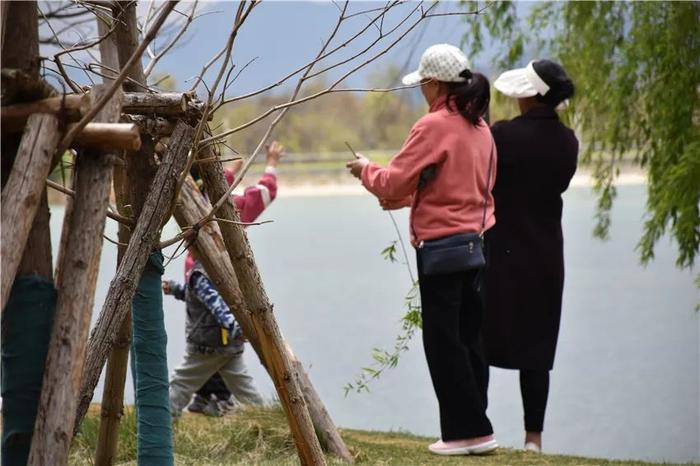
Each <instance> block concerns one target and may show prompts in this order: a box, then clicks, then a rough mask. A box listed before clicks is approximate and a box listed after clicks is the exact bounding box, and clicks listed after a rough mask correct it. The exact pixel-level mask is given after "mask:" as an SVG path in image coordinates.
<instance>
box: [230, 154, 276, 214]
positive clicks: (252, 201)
mask: <svg viewBox="0 0 700 466" xmlns="http://www.w3.org/2000/svg"><path fill="white" fill-rule="evenodd" d="M283 153H284V147H283V146H282V145H281V144H279V143H278V142H277V141H274V142H273V143H272V144H271V145H269V146H267V166H266V167H265V173H264V174H263V176H262V177H261V178H260V181H258V184H256V185H255V186H250V187H248V188H246V190H245V192H244V194H243V195H242V196H234V197H233V202H234V203H235V204H236V208H237V209H238V212H239V214H240V217H241V221H242V222H254V221H255V220H256V219H257V218H258V217H259V216H260V214H262V213H263V211H264V210H265V208H267V206H269V205H270V203H272V201H273V200H274V199H275V198H276V197H277V164H278V162H279V159H280V157H282V154H283Z"/></svg>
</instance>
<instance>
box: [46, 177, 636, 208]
mask: <svg viewBox="0 0 700 466" xmlns="http://www.w3.org/2000/svg"><path fill="white" fill-rule="evenodd" d="M258 176H259V174H258V173H255V172H253V173H250V174H249V175H248V177H247V178H246V180H249V181H248V182H247V183H246V182H245V181H244V183H242V186H239V187H238V188H236V190H235V191H234V193H235V194H242V193H243V190H244V187H245V186H249V185H251V184H253V183H254V181H253V180H257V177H258ZM278 180H279V190H278V196H279V197H280V198H287V197H332V196H364V195H368V193H367V191H366V190H365V189H364V188H363V187H362V185H361V184H360V182H359V181H357V180H355V179H354V178H352V177H351V176H350V175H349V174H345V173H342V174H336V175H334V176H317V177H313V178H310V177H308V176H304V177H299V176H295V175H294V174H290V175H288V176H285V173H284V170H280V171H279V174H278ZM311 180H313V181H315V183H311ZM644 184H646V175H645V174H644V172H642V171H641V170H638V169H629V168H628V169H625V170H624V171H623V172H622V173H620V175H619V176H617V177H616V179H615V186H639V185H644ZM593 185H594V179H593V176H592V175H591V172H590V171H589V170H586V169H582V170H579V172H578V173H576V175H574V177H573V179H572V180H571V184H570V186H571V187H573V188H587V187H592V186H593ZM48 195H49V204H57V205H61V204H63V203H64V202H65V195H64V194H62V193H59V192H57V191H55V190H53V189H49V190H48Z"/></svg>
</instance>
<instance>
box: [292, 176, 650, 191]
mask: <svg viewBox="0 0 700 466" xmlns="http://www.w3.org/2000/svg"><path fill="white" fill-rule="evenodd" d="M645 183H646V176H645V175H644V173H642V172H641V171H628V172H624V173H621V174H620V176H618V177H617V178H616V180H615V185H616V186H629V185H641V184H645ZM593 184H594V180H593V177H592V176H591V173H590V172H583V171H582V172H580V173H577V174H576V175H574V177H573V179H572V180H571V185H570V186H572V187H576V188H580V187H583V188H585V187H592V186H593ZM366 193H367V191H366V190H365V189H364V188H363V187H362V186H361V185H360V183H359V182H357V181H355V180H352V179H349V180H348V182H347V183H346V182H342V183H337V182H336V183H318V184H310V183H288V182H285V180H284V174H283V173H282V174H280V186H279V197H316V196H318V197H322V196H362V195H365V194H366Z"/></svg>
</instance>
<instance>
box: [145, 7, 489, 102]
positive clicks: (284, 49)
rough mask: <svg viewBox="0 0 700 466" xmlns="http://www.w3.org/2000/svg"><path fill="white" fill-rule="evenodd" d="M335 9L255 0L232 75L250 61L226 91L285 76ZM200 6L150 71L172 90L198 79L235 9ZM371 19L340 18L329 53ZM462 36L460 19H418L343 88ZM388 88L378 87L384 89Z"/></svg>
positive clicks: (316, 45) (398, 12)
mask: <svg viewBox="0 0 700 466" xmlns="http://www.w3.org/2000/svg"><path fill="white" fill-rule="evenodd" d="M338 5H339V4H338ZM338 5H337V4H334V3H330V2H282V1H269V2H265V1H263V2H262V3H261V4H260V5H259V6H257V7H256V8H255V9H254V10H253V12H252V13H251V15H250V16H249V18H248V19H247V21H246V22H245V24H244V26H243V27H242V29H241V31H240V33H239V36H238V37H237V39H236V43H235V47H234V53H233V57H234V61H235V62H236V63H238V65H239V69H240V66H242V65H245V64H246V63H248V62H250V61H251V60H254V62H252V63H251V64H250V65H249V66H248V67H247V68H246V69H245V71H243V72H242V73H241V75H240V76H239V78H238V79H237V81H236V83H235V85H234V86H232V92H233V93H242V92H248V91H251V90H255V89H258V88H260V87H262V86H263V85H266V84H270V83H274V82H276V81H277V80H279V79H280V78H281V77H282V76H284V75H286V74H287V72H289V71H290V70H294V69H297V68H299V67H300V66H301V65H303V64H305V63H307V62H308V61H309V60H311V59H312V58H313V57H314V56H315V55H316V54H317V53H318V50H319V49H320V46H321V44H322V42H323V41H324V40H326V38H327V37H328V35H329V33H330V32H331V30H332V29H333V27H334V26H335V23H336V21H337V18H338V15H339V10H338ZM383 5H384V3H377V2H351V4H350V5H349V8H348V11H349V13H350V14H352V13H356V12H359V11H362V10H367V9H371V8H377V7H379V6H383ZM416 6H417V4H416V3H411V2H409V3H406V4H404V5H400V6H398V7H396V8H395V10H392V11H391V14H388V15H387V16H386V20H385V23H384V28H385V30H388V29H391V28H392V27H394V26H395V25H397V23H399V22H400V21H401V20H402V19H403V18H404V17H405V16H406V15H407V14H408V13H409V12H410V11H411V10H412V9H414V8H415V7H416ZM205 8H206V9H207V10H208V11H209V12H210V13H211V14H208V15H206V16H203V17H201V18H199V19H198V20H197V22H196V23H194V24H193V26H192V28H191V31H189V32H188V34H187V36H188V37H187V43H186V44H185V45H184V46H182V47H180V48H179V49H178V50H177V51H175V52H173V53H172V54H171V55H170V56H169V57H168V58H167V59H164V60H163V61H162V63H161V64H160V66H159V67H158V70H159V71H162V72H167V73H170V74H171V75H173V76H174V77H175V79H176V81H177V82H178V84H179V85H181V84H184V83H185V82H186V80H188V79H190V78H191V77H192V76H194V75H196V74H198V73H199V71H200V69H201V66H202V64H203V63H205V62H206V61H207V60H208V59H209V57H211V56H213V55H214V54H215V53H216V52H217V51H218V50H219V49H220V48H221V47H222V45H223V44H225V42H226V39H227V36H228V33H229V31H230V29H231V24H232V20H233V17H234V14H235V10H236V8H237V3H233V2H217V3H210V4H207V5H206V6H205ZM463 9H464V7H460V5H459V4H458V3H456V2H448V3H444V4H441V5H439V6H438V9H437V10H438V11H439V12H446V11H460V10H462V11H463ZM376 14H377V13H368V14H367V15H359V16H356V17H354V18H350V19H348V20H347V21H346V22H344V23H343V24H342V25H341V28H340V29H339V31H338V34H337V37H336V39H335V40H334V42H333V43H332V44H331V47H334V46H336V45H340V44H342V43H344V42H345V41H347V39H348V38H349V37H351V36H352V35H353V34H355V33H356V32H358V31H359V30H360V29H362V28H363V27H364V26H365V25H366V24H367V23H368V22H369V21H370V19H369V18H370V17H371V18H374V16H375V15H376ZM415 18H417V14H415V15H414V16H413V17H412V18H411V20H409V21H407V22H406V23H405V24H403V25H402V26H401V27H400V28H399V29H398V30H397V31H396V32H395V33H394V34H392V35H388V36H387V37H385V38H384V39H382V40H381V41H380V42H378V43H377V44H376V45H375V46H374V47H373V48H372V49H370V50H369V51H368V52H367V54H366V55H363V57H362V59H357V60H354V61H353V62H352V63H353V64H355V65H354V66H356V65H357V64H359V63H361V62H362V61H364V60H366V59H367V58H369V57H371V56H373V55H374V54H376V53H379V52H381V51H382V50H383V49H385V48H386V47H387V45H389V44H390V43H391V42H393V41H394V40H395V39H396V38H397V37H398V36H399V35H400V34H401V33H402V32H403V31H406V29H408V27H410V25H411V24H412V23H413V21H414V19H415ZM465 30H466V24H465V22H464V18H463V17H461V16H450V17H440V18H430V19H427V20H424V22H422V23H421V24H419V25H418V26H416V27H415V28H414V29H413V30H412V31H411V32H409V33H408V34H407V35H406V36H405V37H404V38H403V39H402V40H401V41H400V42H399V43H398V44H397V45H396V46H395V47H394V48H393V49H392V50H390V51H389V52H388V53H387V54H386V55H384V56H382V57H381V58H379V59H377V60H376V61H374V62H372V63H371V64H369V65H367V66H365V67H363V68H362V69H361V70H359V71H357V72H356V73H354V74H353V75H352V76H351V77H349V78H348V79H347V80H346V81H344V84H345V85H347V86H351V87H358V86H364V85H365V84H366V82H367V78H368V76H370V75H371V74H372V73H377V72H378V70H382V69H385V68H386V67H387V66H388V65H389V64H393V65H396V66H398V67H401V68H410V69H406V72H410V71H412V70H413V69H415V67H417V65H418V60H419V58H420V54H421V53H422V51H423V50H424V49H425V48H427V47H428V46H430V45H432V44H434V43H439V42H447V43H452V44H455V45H459V44H460V41H461V40H462V37H463V34H464V31H465ZM378 35H379V31H378V30H377V29H375V28H374V27H372V28H370V29H369V30H367V31H366V32H365V33H364V34H363V35H362V36H360V37H359V38H358V39H357V40H355V41H353V42H352V43H351V44H349V45H348V46H347V47H344V48H343V49H342V50H340V51H339V52H337V54H335V55H334V56H333V57H334V58H335V57H336V56H337V57H342V58H347V57H351V56H352V55H354V54H355V53H357V52H358V51H360V50H362V49H363V48H365V47H367V46H368V45H370V44H371V42H373V41H374V40H375V39H376V38H377V37H378ZM365 57H367V58H365ZM334 62H335V61H334ZM329 63H331V62H329ZM476 65H477V66H478V63H476ZM354 66H353V65H351V64H350V63H348V64H347V65H346V66H341V67H339V68H338V69H336V70H332V72H330V73H328V74H327V78H326V79H327V80H332V79H337V77H339V76H340V75H342V74H343V73H344V72H347V71H348V70H350V69H352V68H353V67H354ZM391 84H392V83H386V85H387V86H388V85H391Z"/></svg>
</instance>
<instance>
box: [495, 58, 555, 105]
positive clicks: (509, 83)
mask: <svg viewBox="0 0 700 466" xmlns="http://www.w3.org/2000/svg"><path fill="white" fill-rule="evenodd" d="M534 63H535V60H533V61H531V62H530V63H528V64H527V66H526V67H525V68H517V69H515V70H510V71H506V72H504V73H502V74H501V75H500V76H499V77H498V78H497V79H496V81H494V83H493V87H495V88H496V89H497V90H498V91H499V92H501V93H502V94H505V95H507V96H508V97H515V98H518V99H520V98H523V97H533V96H536V95H537V94H540V95H545V94H546V93H547V92H549V84H547V83H546V82H545V81H544V79H542V77H541V76H540V75H539V74H538V73H537V70H535V67H534V66H533V65H534Z"/></svg>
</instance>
